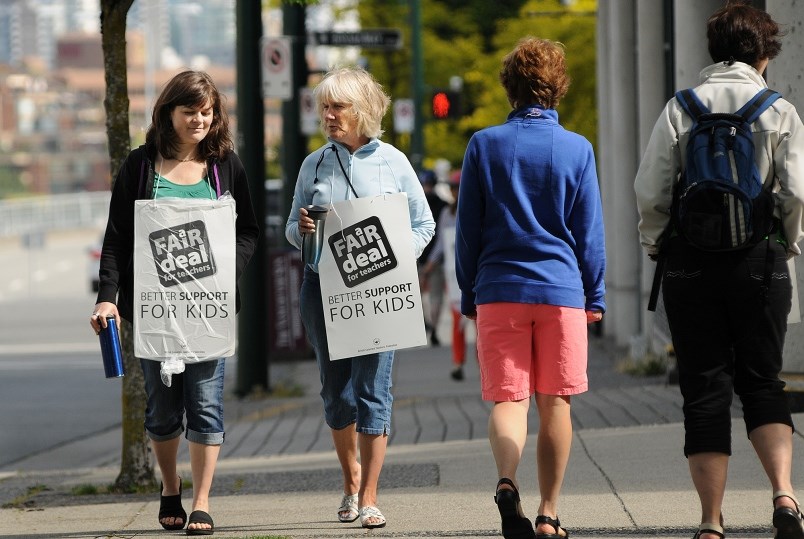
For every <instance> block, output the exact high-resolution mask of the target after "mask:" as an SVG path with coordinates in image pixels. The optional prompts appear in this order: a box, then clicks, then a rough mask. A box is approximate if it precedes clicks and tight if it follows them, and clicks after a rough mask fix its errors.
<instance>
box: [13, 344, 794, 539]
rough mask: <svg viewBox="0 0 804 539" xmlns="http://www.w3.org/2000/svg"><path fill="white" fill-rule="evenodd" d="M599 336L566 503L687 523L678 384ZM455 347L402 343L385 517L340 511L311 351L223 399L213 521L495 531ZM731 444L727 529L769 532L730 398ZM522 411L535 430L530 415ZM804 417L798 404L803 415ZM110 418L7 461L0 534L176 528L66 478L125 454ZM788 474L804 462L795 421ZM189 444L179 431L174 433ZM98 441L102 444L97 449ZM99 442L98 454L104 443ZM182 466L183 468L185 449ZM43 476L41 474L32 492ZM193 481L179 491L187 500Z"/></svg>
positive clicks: (247, 529) (614, 522)
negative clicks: (457, 377)
mask: <svg viewBox="0 0 804 539" xmlns="http://www.w3.org/2000/svg"><path fill="white" fill-rule="evenodd" d="M616 360H617V356H616V353H615V351H613V350H612V349H611V348H610V347H607V346H606V343H605V341H599V340H595V339H593V340H592V342H591V349H590V367H589V371H590V381H591V386H592V387H591V390H590V391H589V392H588V393H587V394H584V395H582V396H579V397H576V398H574V399H573V421H574V423H575V436H574V439H573V447H572V456H571V461H570V464H569V468H568V473H567V477H566V480H565V484H564V488H563V491H562V498H561V508H560V517H561V521H562V523H563V524H564V525H565V526H566V527H567V529H569V530H570V532H571V535H572V537H600V536H606V537H623V538H624V537H691V536H692V534H693V532H694V530H695V528H696V527H697V523H698V520H699V514H700V509H699V506H698V501H697V497H696V496H695V492H694V489H693V487H692V483H691V481H690V479H689V473H688V470H687V462H686V460H685V459H684V457H683V455H682V452H681V447H682V443H683V426H682V424H681V412H680V397H679V396H678V388H677V387H674V386H666V385H665V384H664V381H663V380H662V379H657V378H650V379H636V378H631V377H629V376H626V375H623V374H621V373H619V372H617V370H616V369H615V363H616ZM449 369H450V360H449V348H448V347H440V348H422V349H416V350H404V351H400V352H399V353H398V356H397V361H396V372H395V375H394V380H395V387H394V392H395V396H396V400H395V407H394V424H393V426H392V428H393V429H394V433H393V437H392V439H391V443H390V445H389V450H388V455H387V458H386V464H385V467H384V469H383V475H382V478H381V482H380V488H381V490H380V503H379V505H380V508H381V509H382V511H383V512H384V514H385V516H386V517H387V519H388V525H387V527H385V528H383V529H378V530H373V531H370V532H366V531H365V530H363V529H361V528H360V526H359V524H357V523H353V524H340V523H338V522H337V520H336V509H337V507H338V504H339V502H340V494H339V493H340V470H339V467H338V465H337V461H336V459H335V455H334V452H333V451H332V450H331V442H330V441H329V433H328V432H327V430H326V428H324V427H323V426H322V425H323V422H322V421H321V410H320V404H319V403H318V397H317V395H316V394H315V390H314V389H313V388H315V385H316V383H317V372H316V369H315V365H314V363H313V362H297V363H295V364H290V365H285V366H283V367H282V368H281V369H280V368H278V367H277V371H276V374H277V376H276V377H275V378H274V379H275V380H277V381H278V380H280V379H282V378H284V379H285V380H288V381H295V382H296V383H298V384H300V385H301V386H303V387H304V388H305V390H306V391H305V395H304V396H303V397H296V398H287V399H264V400H246V401H234V400H230V401H228V402H227V423H228V426H227V443H226V444H224V448H225V451H223V452H222V455H223V457H222V460H221V461H220V464H219V467H218V472H217V473H216V478H215V485H214V486H213V491H212V500H211V502H212V507H211V511H210V513H211V514H212V516H213V518H214V519H215V523H216V531H215V536H216V537H242V538H246V537H249V538H257V537H261V538H265V537H273V536H278V537H292V538H314V537H319V538H323V537H354V536H364V535H371V536H378V537H433V538H435V537H470V538H471V537H499V536H500V534H499V517H498V513H497V511H496V507H495V505H494V502H493V500H492V496H493V494H494V486H495V484H496V470H495V465H494V461H493V458H492V456H491V452H490V449H489V445H488V440H487V439H486V429H485V426H484V425H485V423H486V420H487V416H488V405H487V404H485V403H483V402H482V401H480V398H479V390H478V376H477V367H476V365H474V364H471V363H470V365H468V367H467V379H466V380H465V381H464V382H460V383H459V382H454V381H452V380H450V379H449V377H448V372H449ZM733 411H734V413H733V416H734V417H735V420H734V421H733V432H734V434H733V439H734V455H733V457H732V460H731V467H730V469H731V474H730V481H729V488H728V492H727V496H726V500H725V505H724V517H725V520H726V526H727V532H728V536H729V537H751V538H760V537H762V538H770V537H772V530H771V525H770V516H771V512H772V509H771V500H770V495H771V492H770V487H769V486H768V485H767V481H766V479H765V475H764V473H763V471H762V469H761V467H760V464H759V463H758V461H757V459H756V458H755V456H754V453H753V450H752V449H751V447H750V444H749V442H748V440H747V439H746V436H745V435H744V429H743V425H742V420H741V419H739V415H740V414H739V408H737V407H735V408H733ZM535 416H536V414H535V411H532V413H531V423H532V425H531V429H532V430H531V432H535V428H537V427H538V420H537V418H536V417H535ZM796 420H797V422H798V423H799V424H801V422H802V421H803V420H804V417H803V416H802V414H797V415H796ZM119 434H120V433H119V432H111V433H106V434H104V435H99V436H98V437H97V438H96V439H93V440H88V441H87V442H86V443H85V444H77V445H75V446H74V447H60V448H54V449H53V450H52V451H49V452H48V454H43V455H38V456H36V458H34V459H28V460H26V461H24V462H21V463H18V464H19V469H18V470H16V471H5V472H3V475H2V476H0V492H1V493H2V494H0V500H2V501H3V502H5V503H8V501H9V500H11V499H13V498H16V499H17V501H18V502H19V501H21V500H28V502H29V504H28V506H27V507H26V506H25V505H24V504H18V505H22V506H23V508H22V509H19V508H5V509H1V510H0V537H4V538H5V537H19V538H34V537H36V538H89V537H165V536H172V535H183V532H167V531H164V530H162V529H161V528H159V526H158V523H157V520H156V515H157V512H158V508H159V503H158V496H157V495H155V494H153V493H152V494H147V495H128V496H112V495H85V496H78V495H73V494H69V492H70V488H71V487H73V486H76V485H99V486H102V485H108V484H110V483H111V482H112V481H113V480H114V478H115V477H116V475H117V473H118V470H119V463H118V462H117V460H116V458H115V457H112V456H110V455H116V454H118V453H119V450H120V448H119V445H120V441H119V440H120V438H119ZM795 443H796V453H797V456H798V458H797V460H796V461H795V462H794V466H795V469H794V478H797V479H799V482H800V481H801V480H802V479H801V478H802V477H804V459H802V458H800V456H801V454H802V452H801V443H802V440H801V437H800V435H796V440H795ZM183 445H186V444H183ZM535 445H536V444H535V437H534V436H530V437H529V439H528V444H527V447H526V449H525V457H524V459H523V462H522V466H521V468H520V472H519V476H518V478H519V482H520V484H521V492H522V498H523V508H524V510H525V512H526V514H527V515H528V516H530V517H531V518H533V517H535V512H536V509H537V506H538V490H537V483H536V470H535ZM91 448H93V449H95V451H90V449H91ZM98 452H101V453H106V455H105V458H106V463H105V464H104V463H103V458H100V459H99V458H98V457H97V456H96V455H97V454H98ZM181 461H182V465H181V470H180V473H181V475H182V476H183V477H185V478H189V476H190V474H189V466H188V465H187V462H186V458H182V459H181ZM37 485H40V486H43V487H46V488H47V489H49V490H44V491H42V492H40V493H38V494H28V489H30V488H32V487H36V486H37ZM191 497H192V493H191V491H190V489H187V490H185V492H184V502H185V509H187V510H188V512H189V504H190V501H191Z"/></svg>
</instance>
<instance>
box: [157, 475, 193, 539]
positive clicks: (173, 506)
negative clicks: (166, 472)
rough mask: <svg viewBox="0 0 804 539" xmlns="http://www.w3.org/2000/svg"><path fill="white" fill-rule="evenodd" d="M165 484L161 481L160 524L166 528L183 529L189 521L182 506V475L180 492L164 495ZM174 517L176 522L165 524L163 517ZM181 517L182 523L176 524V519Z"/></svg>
mask: <svg viewBox="0 0 804 539" xmlns="http://www.w3.org/2000/svg"><path fill="white" fill-rule="evenodd" d="M163 488H164V485H163V484H162V483H161V482H160V483H159V524H160V525H161V526H162V527H163V528H165V529H166V530H181V529H183V528H184V525H185V524H186V523H187V513H185V512H184V507H182V506H181V477H179V493H178V494H174V495H172V496H163V495H162V489H163ZM170 517H173V522H174V524H164V523H163V522H162V519H163V518H170ZM177 518H180V519H181V524H175V522H176V519H177Z"/></svg>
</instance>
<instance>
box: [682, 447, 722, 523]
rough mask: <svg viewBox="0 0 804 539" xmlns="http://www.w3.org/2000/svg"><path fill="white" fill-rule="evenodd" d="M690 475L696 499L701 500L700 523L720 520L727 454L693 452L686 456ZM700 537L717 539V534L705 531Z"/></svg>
mask: <svg viewBox="0 0 804 539" xmlns="http://www.w3.org/2000/svg"><path fill="white" fill-rule="evenodd" d="M687 463H688V465H689V468H690V476H692V483H693V484H694V485H695V490H696V491H698V499H699V500H700V501H701V523H704V522H712V523H714V524H717V523H719V522H720V517H721V515H722V512H721V511H722V507H723V497H724V496H725V493H726V478H727V476H728V472H729V456H728V455H727V454H725V453H715V452H706V453H695V454H694V455H689V456H688V457H687ZM700 539H718V536H717V535H714V534H711V533H705V534H703V535H701V537H700Z"/></svg>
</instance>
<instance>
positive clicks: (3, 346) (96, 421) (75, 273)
mask: <svg viewBox="0 0 804 539" xmlns="http://www.w3.org/2000/svg"><path fill="white" fill-rule="evenodd" d="M97 237H98V232H97V231H95V230H80V231H70V232H53V233H50V234H46V235H45V237H44V243H43V244H42V246H41V247H38V248H26V246H25V245H24V242H23V241H22V239H21V238H3V239H2V240H0V409H2V410H4V412H3V413H2V414H0V432H2V433H3V435H2V436H0V469H7V470H8V469H13V468H14V462H15V461H18V460H19V459H21V458H22V457H25V456H28V455H31V454H36V453H39V452H42V451H45V450H47V449H49V448H52V447H54V446H58V445H60V444H64V443H68V442H69V441H71V440H74V439H77V438H80V437H83V436H87V435H89V434H93V433H97V432H101V431H103V430H105V429H111V428H114V427H115V426H117V425H119V423H120V410H121V404H120V385H121V382H120V380H117V379H112V380H107V379H106V378H105V377H104V374H103V365H102V362H101V356H100V347H99V344H98V339H97V337H96V336H95V335H94V334H93V333H92V330H91V329H90V328H89V322H88V315H89V313H91V312H92V307H93V305H94V301H95V300H94V294H93V293H92V292H91V291H90V285H89V278H88V264H89V259H88V255H87V250H88V249H89V247H90V245H91V244H92V242H94V241H95V240H96V239H97Z"/></svg>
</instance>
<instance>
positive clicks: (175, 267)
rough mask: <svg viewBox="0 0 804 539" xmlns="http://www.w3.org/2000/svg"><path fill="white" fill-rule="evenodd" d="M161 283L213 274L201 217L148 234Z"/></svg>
mask: <svg viewBox="0 0 804 539" xmlns="http://www.w3.org/2000/svg"><path fill="white" fill-rule="evenodd" d="M148 239H149V240H150V243H151V252H152V253H153V255H154V263H155V264H156V274H157V276H158V277H159V282H160V283H161V284H162V286H174V285H177V284H179V283H186V282H187V281H192V280H194V279H200V278H202V277H208V276H210V275H215V261H214V260H213V258H212V250H211V249H210V245H209V237H208V236H207V228H206V226H205V225H204V221H193V222H191V223H185V224H183V225H176V226H172V227H170V228H165V229H162V230H157V231H156V232H151V234H150V235H149V236H148Z"/></svg>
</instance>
